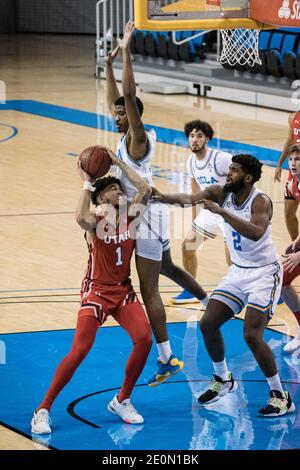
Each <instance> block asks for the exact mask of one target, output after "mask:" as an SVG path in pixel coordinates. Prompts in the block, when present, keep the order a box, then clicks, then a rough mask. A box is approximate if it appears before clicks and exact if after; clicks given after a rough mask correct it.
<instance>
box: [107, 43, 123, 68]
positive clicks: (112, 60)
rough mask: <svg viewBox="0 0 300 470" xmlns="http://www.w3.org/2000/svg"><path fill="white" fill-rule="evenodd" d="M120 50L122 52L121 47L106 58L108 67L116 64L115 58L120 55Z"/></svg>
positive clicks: (110, 52)
mask: <svg viewBox="0 0 300 470" xmlns="http://www.w3.org/2000/svg"><path fill="white" fill-rule="evenodd" d="M119 50H120V46H117V47H116V48H115V49H114V50H113V51H109V53H108V56H107V57H105V62H106V63H107V64H108V65H112V63H113V62H114V60H115V58H116V57H117V55H118V53H119Z"/></svg>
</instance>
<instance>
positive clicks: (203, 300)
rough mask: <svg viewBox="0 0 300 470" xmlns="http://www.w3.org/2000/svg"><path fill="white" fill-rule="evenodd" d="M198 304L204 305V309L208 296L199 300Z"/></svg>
mask: <svg viewBox="0 0 300 470" xmlns="http://www.w3.org/2000/svg"><path fill="white" fill-rule="evenodd" d="M200 302H201V303H202V305H204V307H207V304H208V302H209V297H208V295H207V296H206V297H204V299H201V300H200Z"/></svg>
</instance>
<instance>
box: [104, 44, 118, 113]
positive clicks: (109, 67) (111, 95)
mask: <svg viewBox="0 0 300 470" xmlns="http://www.w3.org/2000/svg"><path fill="white" fill-rule="evenodd" d="M119 50H120V47H119V46H117V47H116V48H115V49H114V50H113V51H110V52H109V53H108V56H107V57H106V59H105V62H106V68H105V74H106V101H107V104H108V107H109V110H110V112H111V113H112V114H113V111H114V104H115V102H116V100H117V99H118V98H119V97H120V93H119V90H118V87H117V82H116V79H115V75H114V69H113V62H114V60H115V58H116V57H117V55H118V53H119Z"/></svg>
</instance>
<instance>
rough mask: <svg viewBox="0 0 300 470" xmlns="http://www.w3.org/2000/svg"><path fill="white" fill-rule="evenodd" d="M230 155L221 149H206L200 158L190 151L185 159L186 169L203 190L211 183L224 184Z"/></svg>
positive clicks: (229, 163) (230, 159) (230, 158)
mask: <svg viewBox="0 0 300 470" xmlns="http://www.w3.org/2000/svg"><path fill="white" fill-rule="evenodd" d="M231 162H232V155H231V154H230V153H227V152H222V151H221V150H214V149H210V148H209V149H208V152H207V154H206V155H205V157H204V158H203V159H202V160H198V159H197V157H196V155H195V154H194V153H192V154H191V155H190V156H189V159H188V161H187V171H188V173H189V174H190V175H191V176H192V177H193V178H195V180H196V181H197V183H198V185H199V186H200V189H201V190H202V191H203V190H204V189H206V188H207V187H208V186H210V185H211V184H219V185H221V186H224V184H225V181H226V176H227V173H228V169H229V166H230V165H231Z"/></svg>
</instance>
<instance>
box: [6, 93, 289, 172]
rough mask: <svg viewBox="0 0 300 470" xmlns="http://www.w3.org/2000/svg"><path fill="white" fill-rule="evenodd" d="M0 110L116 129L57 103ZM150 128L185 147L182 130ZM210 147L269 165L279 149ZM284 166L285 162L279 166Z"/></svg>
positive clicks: (106, 119) (21, 103) (220, 142)
mask: <svg viewBox="0 0 300 470" xmlns="http://www.w3.org/2000/svg"><path fill="white" fill-rule="evenodd" d="M1 110H14V111H20V112H23V113H29V114H34V115H36V116H41V117H45V118H49V119H56V120H60V121H64V122H68V123H71V124H77V125H80V126H86V127H92V128H95V129H101V130H106V131H110V132H117V129H116V127H115V123H114V120H113V118H112V117H111V116H105V115H102V114H96V113H90V112H87V111H81V110H78V109H73V108H67V107H65V106H57V105H53V104H49V103H43V102H40V101H34V100H9V101H7V102H6V104H3V105H0V111H1ZM145 125H146V126H147V127H151V128H153V129H154V130H155V132H156V134H157V140H158V142H163V143H165V144H170V145H176V146H178V147H186V146H187V141H186V137H185V135H184V132H182V131H179V130H176V129H169V128H166V127H160V126H154V125H152V124H145ZM211 146H212V147H214V148H220V149H222V150H224V151H228V152H231V153H235V154H237V153H251V154H252V155H253V156H255V157H257V158H259V159H260V160H261V161H262V162H263V163H265V164H266V165H270V166H276V164H277V162H278V160H279V157H280V152H279V151H278V150H272V149H268V148H265V147H259V146H256V145H250V144H243V143H241V142H233V141H231V140H225V139H213V140H212V141H211ZM283 167H284V168H286V169H287V163H286V162H285V165H284V166H283Z"/></svg>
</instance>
